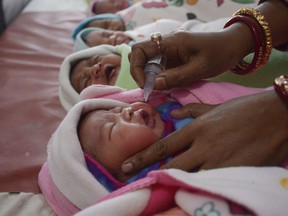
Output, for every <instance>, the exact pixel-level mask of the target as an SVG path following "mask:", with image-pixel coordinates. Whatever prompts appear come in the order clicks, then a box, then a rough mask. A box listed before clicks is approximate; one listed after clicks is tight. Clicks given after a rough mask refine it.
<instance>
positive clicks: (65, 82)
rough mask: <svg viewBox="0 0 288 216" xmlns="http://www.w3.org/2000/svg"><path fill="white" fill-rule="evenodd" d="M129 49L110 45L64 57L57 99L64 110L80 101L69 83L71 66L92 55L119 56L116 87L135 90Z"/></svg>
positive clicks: (124, 46)
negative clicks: (119, 66) (119, 67)
mask: <svg viewBox="0 0 288 216" xmlns="http://www.w3.org/2000/svg"><path fill="white" fill-rule="evenodd" d="M130 49H131V48H130V47H129V46H128V45H127V44H121V45H119V46H115V47H114V46H110V45H100V46H97V47H92V48H89V49H86V50H82V51H79V52H75V53H72V54H70V55H68V56H66V58H65V59H64V61H63V62H62V64H61V67H60V73H59V84H60V86H59V98H60V102H61V104H62V106H63V107H64V109H66V110H69V109H70V108H71V107H72V106H73V105H74V104H76V103H77V102H78V101H79V100H80V97H79V93H78V92H77V91H76V90H75V89H74V88H73V86H72V84H71V82H70V72H71V68H72V66H73V64H75V62H77V61H78V60H80V59H83V58H89V57H92V56H94V55H107V54H111V53H114V54H117V55H120V56H121V69H120V73H119V75H118V79H117V81H116V86H119V87H122V88H125V89H133V88H136V87H137V84H136V83H135V81H134V80H133V78H132V76H131V75H130V65H129V60H128V53H129V52H130Z"/></svg>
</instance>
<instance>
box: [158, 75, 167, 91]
mask: <svg viewBox="0 0 288 216" xmlns="http://www.w3.org/2000/svg"><path fill="white" fill-rule="evenodd" d="M156 81H157V84H158V86H161V88H163V89H165V88H166V81H165V78H164V77H157V78H156Z"/></svg>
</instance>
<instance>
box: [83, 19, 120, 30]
mask: <svg viewBox="0 0 288 216" xmlns="http://www.w3.org/2000/svg"><path fill="white" fill-rule="evenodd" d="M88 27H97V28H102V29H107V30H113V31H125V25H124V23H123V21H122V20H120V19H103V20H93V21H91V22H90V23H89V24H88V25H87V28H88Z"/></svg>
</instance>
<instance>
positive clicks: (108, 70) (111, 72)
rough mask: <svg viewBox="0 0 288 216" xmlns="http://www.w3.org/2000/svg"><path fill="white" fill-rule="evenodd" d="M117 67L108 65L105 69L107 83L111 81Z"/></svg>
mask: <svg viewBox="0 0 288 216" xmlns="http://www.w3.org/2000/svg"><path fill="white" fill-rule="evenodd" d="M116 68H117V66H112V65H109V66H107V67H105V76H106V79H107V80H108V81H110V80H111V79H112V77H113V76H114V75H115V74H116Z"/></svg>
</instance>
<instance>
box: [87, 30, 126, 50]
mask: <svg viewBox="0 0 288 216" xmlns="http://www.w3.org/2000/svg"><path fill="white" fill-rule="evenodd" d="M84 41H85V43H86V44H87V46H89V47H93V46H98V45H101V44H110V45H112V46H116V45H120V44H122V43H126V44H128V43H129V42H130V41H131V38H130V37H128V36H127V35H125V34H124V33H123V32H121V31H111V30H100V31H91V32H89V33H88V34H87V36H86V37H85V39H84Z"/></svg>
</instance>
